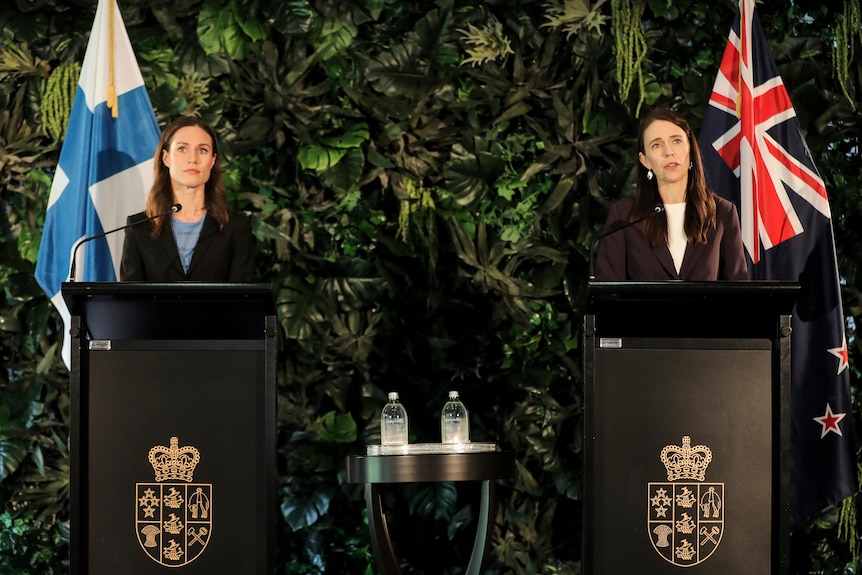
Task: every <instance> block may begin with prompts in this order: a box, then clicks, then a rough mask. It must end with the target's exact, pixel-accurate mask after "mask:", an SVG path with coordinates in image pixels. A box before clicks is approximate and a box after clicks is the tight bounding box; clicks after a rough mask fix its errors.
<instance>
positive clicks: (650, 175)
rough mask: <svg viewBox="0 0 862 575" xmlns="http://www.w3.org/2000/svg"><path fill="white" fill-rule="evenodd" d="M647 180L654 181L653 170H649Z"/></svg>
mask: <svg viewBox="0 0 862 575" xmlns="http://www.w3.org/2000/svg"><path fill="white" fill-rule="evenodd" d="M646 179H648V180H652V170H647V173H646Z"/></svg>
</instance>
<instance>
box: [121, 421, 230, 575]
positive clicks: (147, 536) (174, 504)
mask: <svg viewBox="0 0 862 575" xmlns="http://www.w3.org/2000/svg"><path fill="white" fill-rule="evenodd" d="M200 458H201V456H200V452H199V451H198V450H197V449H196V448H194V447H191V446H183V447H180V444H179V438H177V437H171V440H170V445H169V446H168V447H165V446H164V445H156V446H155V447H153V448H152V449H151V450H150V453H149V461H150V464H151V465H152V466H153V471H154V472H155V483H136V484H135V488H136V495H135V513H136V522H135V528H136V529H135V530H136V531H137V534H138V542H139V543H140V544H141V548H142V549H143V550H144V552H145V553H146V554H147V555H148V556H149V557H150V559H152V560H153V561H155V562H156V563H158V564H160V565H164V566H165V567H183V566H185V565H188V564H189V563H191V562H192V561H194V560H195V559H197V558H198V557H200V556H201V554H202V553H203V552H204V549H205V548H206V546H207V543H208V542H209V540H210V536H211V535H212V511H213V510H212V497H213V489H212V484H208V483H194V482H193V481H194V471H195V467H196V466H197V464H198V462H200Z"/></svg>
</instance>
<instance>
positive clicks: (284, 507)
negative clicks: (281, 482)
mask: <svg viewBox="0 0 862 575" xmlns="http://www.w3.org/2000/svg"><path fill="white" fill-rule="evenodd" d="M335 491H336V490H335V485H334V484H327V485H318V486H317V487H316V488H315V489H313V490H312V491H311V492H309V493H300V492H298V491H292V492H288V493H287V494H286V496H285V498H284V499H283V501H282V503H281V514H282V516H283V517H284V520H285V522H286V523H287V524H288V526H290V529H291V530H292V531H299V530H301V529H306V528H308V527H311V526H312V525H314V524H315V523H317V521H318V520H319V519H320V518H321V517H323V516H324V515H326V513H327V511H329V504H330V503H331V502H332V497H333V495H334V494H335Z"/></svg>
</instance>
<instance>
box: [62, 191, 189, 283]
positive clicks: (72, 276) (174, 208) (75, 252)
mask: <svg viewBox="0 0 862 575" xmlns="http://www.w3.org/2000/svg"><path fill="white" fill-rule="evenodd" d="M182 209H183V205H182V204H174V205H172V206H171V209H169V210H167V211H164V212H162V213H160V214H156V215H154V216H150V217H148V218H144V219H143V220H138V221H136V222H132V223H131V224H126V225H125V226H120V227H119V228H114V229H113V230H108V231H107V232H102V233H101V234H96V235H95V236H90V237H87V238H84V239H83V240H81V241H80V242H78V243H77V244H75V249H74V250H72V265H71V267H70V268H69V281H70V282H73V281H75V257H76V256H77V255H78V248H80V247H81V246H82V245H84V244H85V243H87V242H89V241H92V240H97V239H99V238H103V237H105V236H108V235H110V234H113V233H114V232H119V231H121V230H124V229H126V228H131V227H133V226H137V225H139V224H142V223H144V222H151V221H153V220H157V219H159V218H161V217H164V216H167V215H168V214H175V213H177V212H179V211H181V210H182Z"/></svg>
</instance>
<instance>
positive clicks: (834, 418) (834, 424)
mask: <svg viewBox="0 0 862 575" xmlns="http://www.w3.org/2000/svg"><path fill="white" fill-rule="evenodd" d="M845 415H847V414H846V413H832V406H831V405H829V404H828V403H827V404H826V414H825V415H822V416H820V417H815V418H814V421H816V422H817V423H819V424H820V425H822V426H823V429H822V430H821V432H820V439H823V438H824V437H826V434H827V433H829V432H830V431H831V432H833V433H835V434H837V435H840V436H842V437H843V436H844V434H842V433H841V428H840V427H838V423H839V422H840V421H841V420H842V419H844V416H845Z"/></svg>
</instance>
